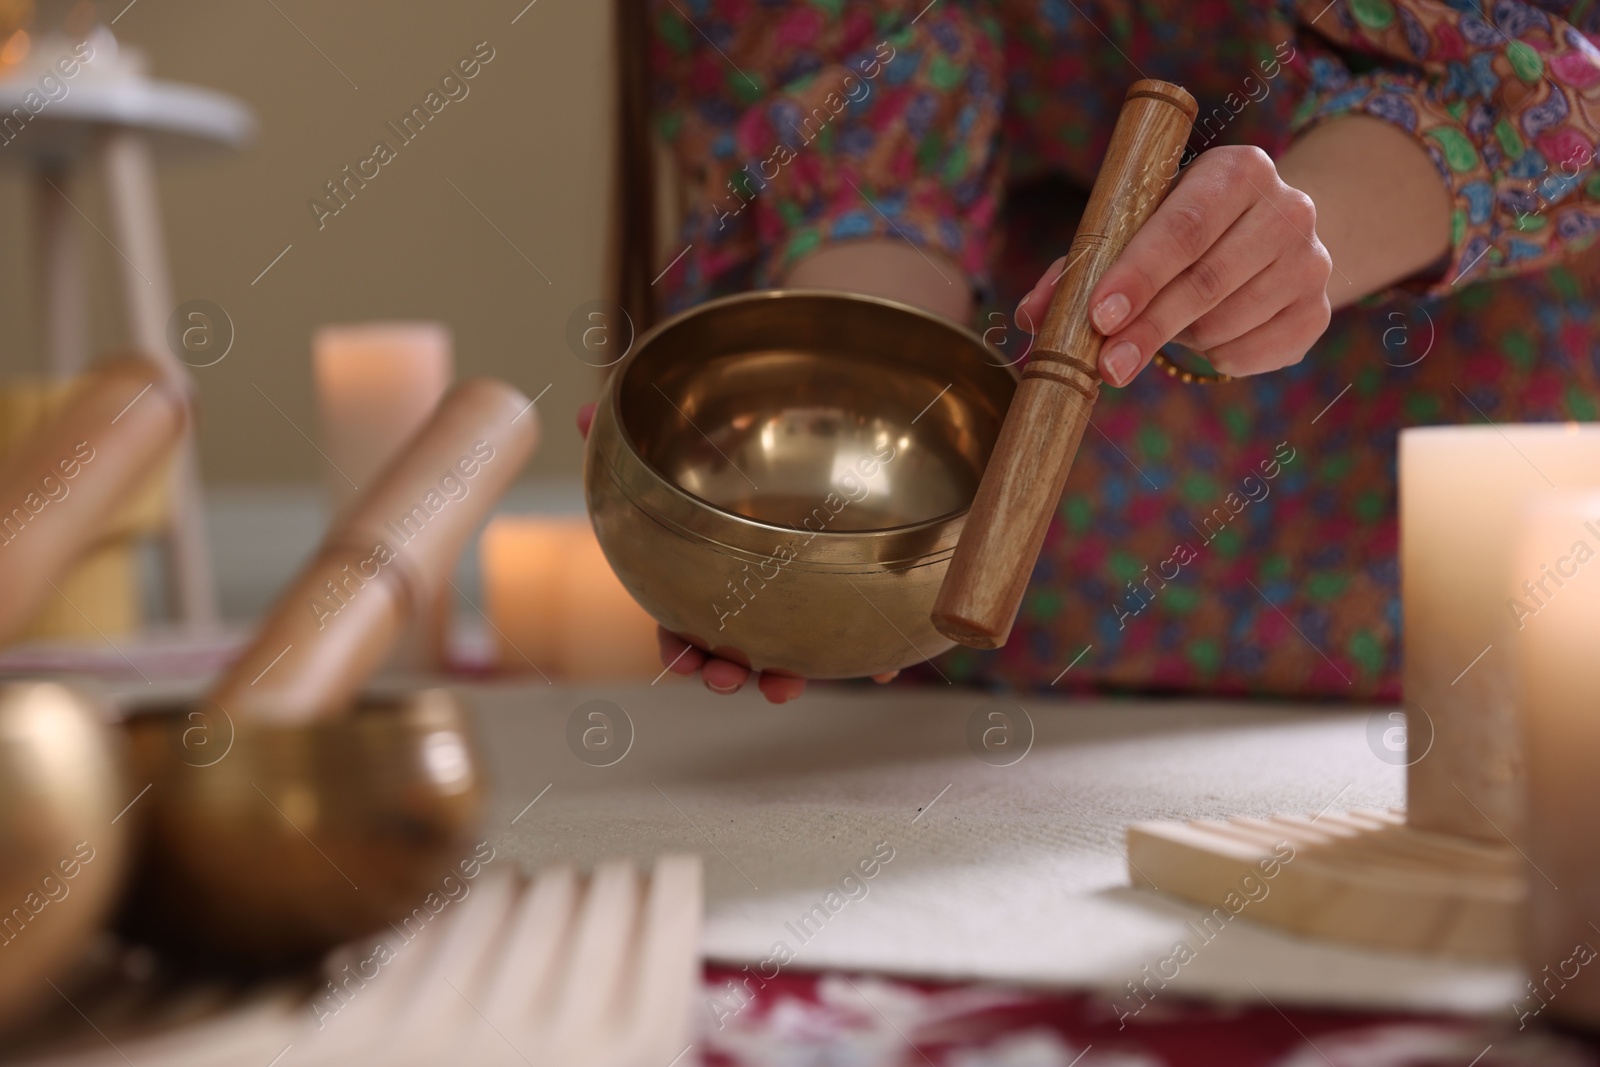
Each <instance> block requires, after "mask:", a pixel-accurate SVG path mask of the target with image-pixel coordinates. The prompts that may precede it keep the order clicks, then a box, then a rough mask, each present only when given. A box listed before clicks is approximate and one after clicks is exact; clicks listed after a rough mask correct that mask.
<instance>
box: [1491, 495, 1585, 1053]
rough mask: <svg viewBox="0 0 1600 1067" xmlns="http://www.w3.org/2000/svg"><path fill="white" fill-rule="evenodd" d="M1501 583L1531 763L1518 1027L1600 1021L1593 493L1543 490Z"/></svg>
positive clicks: (1524, 838)
mask: <svg viewBox="0 0 1600 1067" xmlns="http://www.w3.org/2000/svg"><path fill="white" fill-rule="evenodd" d="M1512 560H1513V566H1512V570H1511V576H1510V579H1509V581H1508V583H1507V584H1508V586H1509V592H1510V598H1509V599H1510V601H1511V602H1512V603H1513V604H1514V605H1517V606H1516V607H1515V608H1514V611H1515V614H1516V615H1517V619H1518V621H1517V624H1516V625H1517V626H1519V627H1520V629H1518V630H1517V631H1516V637H1515V639H1514V644H1515V655H1514V661H1515V663H1516V667H1517V671H1516V682H1515V685H1514V692H1515V694H1516V698H1517V709H1518V712H1519V719H1520V724H1521V727H1522V731H1521V732H1522V741H1523V752H1524V759H1525V765H1526V768H1527V782H1528V787H1527V811H1526V815H1527V818H1526V821H1525V824H1524V828H1523V831H1522V835H1521V843H1522V848H1523V852H1524V855H1525V856H1526V857H1527V859H1528V866H1529V870H1528V891H1529V906H1528V909H1527V913H1526V914H1527V926H1526V934H1527V936H1526V941H1525V949H1524V960H1525V963H1526V966H1527V972H1528V985H1527V988H1526V990H1525V991H1524V994H1523V996H1522V997H1521V998H1519V1001H1518V1002H1517V1003H1515V1004H1514V1005H1513V1007H1514V1008H1515V1010H1516V1011H1517V1013H1518V1015H1519V1016H1521V1017H1522V1018H1523V1020H1524V1021H1528V1020H1529V1019H1531V1018H1533V1017H1538V1018H1540V1019H1541V1021H1543V1020H1544V1019H1547V1018H1550V1017H1557V1018H1562V1019H1566V1020H1569V1021H1576V1022H1584V1023H1587V1024H1589V1025H1590V1026H1595V1025H1600V952H1597V950H1600V929H1597V928H1596V927H1595V925H1594V923H1596V922H1600V845H1597V839H1596V837H1595V830H1594V818H1595V812H1596V811H1600V772H1597V768H1600V494H1596V493H1581V494H1580V493H1571V494H1553V493H1552V494H1545V495H1542V496H1540V497H1539V498H1537V499H1536V500H1535V502H1534V503H1533V504H1532V505H1531V506H1530V507H1529V508H1527V509H1526V510H1525V511H1524V513H1523V516H1522V521H1521V524H1520V531H1519V536H1518V538H1517V543H1516V547H1515V549H1514V552H1513V555H1512Z"/></svg>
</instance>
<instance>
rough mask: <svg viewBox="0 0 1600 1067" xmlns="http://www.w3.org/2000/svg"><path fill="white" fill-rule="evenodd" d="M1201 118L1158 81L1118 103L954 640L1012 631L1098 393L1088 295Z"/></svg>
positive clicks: (996, 468) (974, 522) (1016, 414)
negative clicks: (1117, 110)
mask: <svg viewBox="0 0 1600 1067" xmlns="http://www.w3.org/2000/svg"><path fill="white" fill-rule="evenodd" d="M1196 110H1197V109H1196V106H1195V102H1194V97H1192V96H1190V95H1189V94H1188V93H1187V92H1185V91H1184V90H1183V88H1181V87H1180V86H1177V85H1173V84H1171V83H1170V82H1163V81H1138V82H1135V83H1134V84H1133V86H1132V87H1131V88H1130V89H1129V90H1128V95H1127V96H1126V97H1125V98H1124V100H1123V104H1122V112H1121V114H1120V115H1118V116H1117V126H1116V129H1115V130H1114V131H1113V132H1112V134H1111V146H1110V148H1109V149H1107V151H1106V158H1105V161H1104V162H1103V163H1101V165H1100V173H1099V175H1098V176H1097V177H1096V178H1095V182H1094V191H1093V192H1092V193H1090V195H1089V206H1088V207H1087V208H1085V209H1084V213H1083V220H1082V221H1081V222H1080V223H1079V224H1078V232H1077V235H1076V236H1075V237H1074V238H1073V239H1072V247H1071V248H1070V249H1068V251H1067V267H1066V270H1065V271H1063V272H1062V275H1061V277H1060V278H1059V279H1058V280H1057V282H1056V292H1055V296H1054V297H1052V298H1051V300H1050V310H1049V312H1048V314H1046V316H1045V320H1044V326H1043V328H1042V329H1040V330H1039V334H1038V339H1037V341H1036V342H1035V344H1034V348H1033V356H1032V358H1031V359H1030V361H1029V363H1028V365H1027V367H1026V368H1025V369H1024V370H1023V372H1022V383H1021V384H1020V385H1019V386H1018V387H1017V392H1016V396H1015V397H1014V398H1013V399H1012V401H1011V408H1010V410H1009V411H1007V412H1006V421H1005V425H1004V426H1003V427H1002V428H1001V431H1000V439H999V441H998V442H996V444H995V447H994V452H993V454H992V455H991V456H990V457H989V465H988V466H987V467H986V468H985V470H984V472H983V480H982V482H981V483H979V486H978V495H977V496H976V497H975V498H974V499H973V501H972V510H971V511H970V512H968V514H967V521H966V525H965V526H964V527H963V529H962V532H961V540H960V542H959V543H958V544H957V545H956V550H955V554H954V556H953V557H952V558H951V560H950V569H949V570H948V571H947V572H946V573H945V578H944V584H943V585H942V586H941V587H940V589H939V596H938V599H936V600H935V601H934V605H933V625H934V626H935V627H936V628H937V629H938V631H939V632H940V633H942V634H944V635H945V636H946V637H948V638H950V639H951V640H952V641H959V642H960V643H961V644H963V645H969V646H971V647H973V648H999V647H1000V646H1001V645H1003V644H1005V643H1006V638H1007V637H1008V636H1010V634H1011V624H1012V623H1013V622H1014V621H1015V620H1016V617H1017V608H1018V606H1019V605H1020V604H1021V603H1022V594H1023V591H1024V590H1025V589H1026V588H1027V585H1028V578H1029V576H1030V575H1031V574H1032V573H1033V565H1034V563H1035V562H1036V561H1037V560H1038V558H1039V549H1040V547H1041V546H1042V545H1043V544H1044V535H1045V530H1046V529H1047V528H1048V527H1049V525H1050V516H1051V515H1053V514H1054V513H1055V510H1056V505H1057V503H1058V502H1059V501H1060V499H1061V490H1062V487H1063V486H1064V485H1065V484H1066V480H1067V473H1068V472H1069V471H1070V470H1071V469H1072V461H1073V459H1074V458H1075V457H1076V456H1077V454H1078V442H1079V441H1080V440H1081V439H1082V438H1083V430H1084V427H1085V426H1087V425H1088V424H1089V414H1090V412H1091V411H1092V410H1093V408H1094V402H1095V398H1096V397H1097V396H1099V394H1100V372H1099V369H1098V366H1097V359H1098V356H1099V351H1100V342H1101V336H1100V334H1099V333H1097V332H1096V331H1095V329H1094V327H1093V326H1091V325H1090V324H1089V294H1090V292H1092V291H1093V289H1094V287H1095V285H1096V284H1097V283H1098V282H1099V281H1100V276H1101V275H1102V274H1104V273H1105V272H1106V269H1107V268H1108V267H1110V266H1111V264H1112V263H1114V262H1115V261H1116V259H1117V257H1118V256H1120V255H1121V254H1122V250H1123V249H1124V248H1125V247H1127V244H1128V242H1129V241H1130V240H1131V239H1132V238H1133V235H1134V234H1135V233H1137V232H1138V230H1139V227H1141V226H1143V225H1144V224H1145V220H1147V219H1148V218H1149V217H1150V216H1151V215H1152V214H1153V213H1154V212H1155V209H1156V208H1157V207H1158V206H1159V205H1160V204H1161V201H1162V198H1163V197H1165V196H1166V195H1167V190H1168V189H1169V188H1170V187H1171V186H1172V182H1173V179H1174V178H1176V177H1177V173H1178V163H1179V160H1180V158H1181V157H1182V154H1183V148H1184V144H1185V143H1186V142H1187V141H1188V139H1189V130H1190V127H1191V126H1192V125H1193V123H1194V116H1195V112H1196Z"/></svg>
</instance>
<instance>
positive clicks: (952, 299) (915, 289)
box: [783, 238, 972, 323]
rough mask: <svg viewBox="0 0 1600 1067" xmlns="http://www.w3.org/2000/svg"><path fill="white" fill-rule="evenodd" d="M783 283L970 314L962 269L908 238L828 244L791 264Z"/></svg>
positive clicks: (964, 317) (951, 315)
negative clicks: (837, 290) (835, 290)
mask: <svg viewBox="0 0 1600 1067" xmlns="http://www.w3.org/2000/svg"><path fill="white" fill-rule="evenodd" d="M783 285H784V287H785V288H788V289H842V290H844V291H845V292H851V293H863V294H865V295H867V296H881V297H887V298H888V299H890V300H899V301H901V302H902V303H906V304H912V305H914V306H916V307H920V308H923V309H925V310H928V311H932V312H934V313H935V314H938V315H943V316H944V317H945V318H948V319H952V320H954V321H956V322H960V323H966V322H968V321H969V320H970V319H971V318H972V285H971V283H970V282H969V281H968V280H967V276H966V272H964V271H963V270H962V269H961V268H960V267H958V266H956V264H955V263H954V262H953V261H951V259H950V258H949V257H948V256H946V255H944V254H943V253H942V252H938V251H934V250H928V249H922V248H918V247H917V246H915V245H913V244H911V243H910V242H909V241H901V240H894V239H887V238H872V239H868V240H862V241H846V242H841V243H839V244H834V245H828V246H827V247H826V248H821V249H818V250H817V251H815V252H813V253H811V254H810V255H808V256H806V257H805V258H804V259H801V260H800V261H799V262H797V263H796V264H795V265H794V266H793V267H791V268H790V270H789V273H788V274H787V275H786V276H785V278H784V280H783Z"/></svg>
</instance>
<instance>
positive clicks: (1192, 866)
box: [1127, 811, 1528, 963]
mask: <svg viewBox="0 0 1600 1067" xmlns="http://www.w3.org/2000/svg"><path fill="white" fill-rule="evenodd" d="M1127 845H1128V877H1129V879H1130V880H1131V881H1132V883H1133V884H1134V885H1136V886H1144V887H1147V888H1152V889H1157V890H1160V891H1162V892H1165V893H1169V894H1171V895H1173V896H1178V897H1182V898H1184V899H1185V900H1190V901H1193V902H1195V903H1197V904H1201V905H1204V906H1207V907H1212V908H1223V909H1225V910H1226V911H1228V913H1229V917H1230V918H1231V917H1232V915H1234V914H1238V915H1239V916H1241V917H1245V918H1249V919H1252V920H1254V921H1256V922H1261V923H1266V924H1268V925H1270V926H1276V927H1280V928H1282V929H1285V930H1288V931H1291V932H1293V933H1296V934H1300V935H1303V936H1306V937H1314V938H1320V939H1325V940H1330V941H1343V942H1347V943H1350V944H1353V945H1360V946H1362V947H1366V948H1375V949H1386V950H1391V951H1397V952H1410V953H1419V954H1423V955H1430V956H1445V957H1451V958H1456V959H1466V960H1477V961H1485V962H1496V963H1514V962H1516V961H1517V959H1518V958H1519V952H1520V942H1521V932H1522V931H1521V924H1522V907H1523V904H1524V902H1525V900H1526V898H1527V895H1528V885H1527V877H1526V875H1525V873H1524V871H1523V864H1522V859H1521V857H1520V856H1518V855H1517V853H1516V851H1515V849H1513V848H1512V847H1511V846H1510V845H1508V844H1504V843H1499V844H1493V843H1488V842H1483V841H1476V840H1473V839H1470V838H1463V837H1454V836H1451V835H1447V834H1436V833H1429V832H1427V831H1423V830H1416V829H1412V828H1410V827H1408V826H1407V825H1406V823H1405V815H1404V813H1403V812H1400V811H1352V812H1345V813H1341V812H1327V813H1324V814H1322V815H1319V816H1315V817H1302V816H1295V815H1277V816H1273V817H1271V818H1268V819H1251V818H1244V817H1239V816H1236V817H1234V818H1231V819H1227V820H1224V821H1212V820H1205V819H1197V820H1193V821H1191V822H1146V823H1136V824H1134V825H1132V826H1130V827H1129V828H1128V835H1127ZM1286 852H1287V855H1288V856H1289V858H1288V859H1285V858H1284V856H1285V854H1286ZM1264 871H1272V872H1273V873H1272V874H1271V875H1270V876H1266V875H1264V873H1263V872H1264ZM1247 878H1250V879H1252V880H1251V881H1246V879H1247ZM1230 894H1231V895H1232V896H1231V899H1230ZM1241 901H1243V903H1241Z"/></svg>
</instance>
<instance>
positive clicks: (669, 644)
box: [656, 626, 706, 675]
mask: <svg viewBox="0 0 1600 1067" xmlns="http://www.w3.org/2000/svg"><path fill="white" fill-rule="evenodd" d="M656 645H657V646H658V647H659V648H660V650H661V666H663V667H665V668H666V669H667V670H669V671H671V672H672V673H673V674H685V675H687V674H693V673H694V672H695V671H697V670H699V669H700V666H701V664H703V663H705V661H706V654H705V653H704V652H701V651H700V650H699V649H698V648H695V647H694V646H693V645H691V644H690V643H689V642H687V641H685V640H684V639H683V638H681V637H679V636H678V635H677V634H675V633H673V632H672V631H670V630H667V629H665V628H663V627H660V626H657V627H656Z"/></svg>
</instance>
